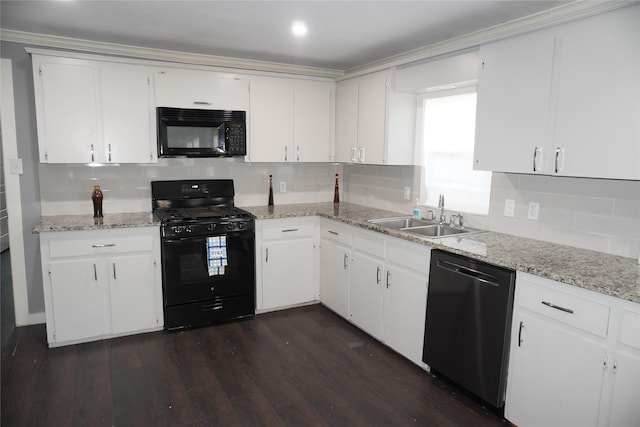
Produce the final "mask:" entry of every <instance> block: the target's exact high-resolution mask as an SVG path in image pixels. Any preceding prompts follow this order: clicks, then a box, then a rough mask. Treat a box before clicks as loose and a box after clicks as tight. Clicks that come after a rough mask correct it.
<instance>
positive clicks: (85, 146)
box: [36, 59, 99, 163]
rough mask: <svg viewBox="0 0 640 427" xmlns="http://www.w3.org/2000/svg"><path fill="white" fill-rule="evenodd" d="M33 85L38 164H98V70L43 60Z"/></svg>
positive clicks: (75, 64)
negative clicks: (39, 162) (38, 76)
mask: <svg viewBox="0 0 640 427" xmlns="http://www.w3.org/2000/svg"><path fill="white" fill-rule="evenodd" d="M39 73H40V79H39V80H40V84H39V85H38V84H36V112H37V113H38V114H37V119H38V138H39V144H40V161H41V162H45V163H46V162H48V163H89V162H92V161H98V160H97V158H96V156H98V155H99V135H98V98H97V90H96V88H97V81H98V75H97V70H96V68H95V67H93V66H92V65H91V64H90V63H86V64H84V63H80V62H75V63H66V62H62V61H61V62H50V61H49V60H48V59H43V60H42V62H41V64H40V67H39Z"/></svg>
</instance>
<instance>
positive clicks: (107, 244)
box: [91, 243, 116, 248]
mask: <svg viewBox="0 0 640 427" xmlns="http://www.w3.org/2000/svg"><path fill="white" fill-rule="evenodd" d="M115 245H116V244H115V243H104V244H98V245H91V247H92V248H112V247H114V246H115Z"/></svg>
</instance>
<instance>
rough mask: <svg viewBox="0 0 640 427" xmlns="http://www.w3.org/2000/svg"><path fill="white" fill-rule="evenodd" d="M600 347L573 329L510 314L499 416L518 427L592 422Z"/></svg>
mask: <svg viewBox="0 0 640 427" xmlns="http://www.w3.org/2000/svg"><path fill="white" fill-rule="evenodd" d="M605 354H606V348H605V346H604V345H603V344H600V343H596V342H594V341H592V340H590V339H589V338H587V337H586V336H583V335H581V334H579V333H577V332H575V331H574V330H572V329H570V328H568V327H563V326H561V325H559V324H557V323H554V322H552V321H550V320H546V319H541V318H539V317H537V316H533V315H529V314H528V313H525V312H516V313H514V322H513V333H512V346H511V354H510V364H509V380H508V383H507V397H506V406H505V418H507V419H508V420H509V421H511V422H512V423H514V424H517V425H521V426H559V427H560V426H562V427H564V426H570V425H574V426H593V425H596V422H597V418H598V408H599V403H600V393H601V390H602V380H603V375H604V370H603V362H604V360H605Z"/></svg>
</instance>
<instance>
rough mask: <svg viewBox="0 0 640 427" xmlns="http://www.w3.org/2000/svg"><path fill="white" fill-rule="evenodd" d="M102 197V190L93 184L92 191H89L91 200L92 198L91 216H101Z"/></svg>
mask: <svg viewBox="0 0 640 427" xmlns="http://www.w3.org/2000/svg"><path fill="white" fill-rule="evenodd" d="M102 199H104V196H103V195H102V190H100V186H99V185H94V186H93V193H91V200H93V217H94V218H102V216H103V215H102Z"/></svg>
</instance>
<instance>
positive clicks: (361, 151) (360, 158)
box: [358, 147, 364, 163]
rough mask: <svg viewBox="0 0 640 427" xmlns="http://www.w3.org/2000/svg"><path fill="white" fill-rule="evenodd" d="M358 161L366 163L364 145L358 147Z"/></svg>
mask: <svg viewBox="0 0 640 427" xmlns="http://www.w3.org/2000/svg"><path fill="white" fill-rule="evenodd" d="M358 162H359V163H364V147H360V148H359V149H358Z"/></svg>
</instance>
